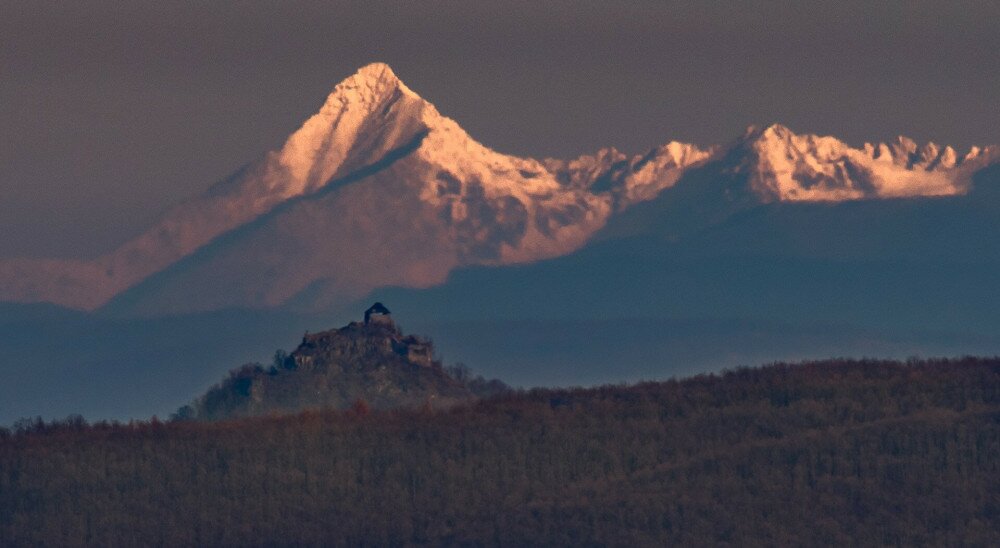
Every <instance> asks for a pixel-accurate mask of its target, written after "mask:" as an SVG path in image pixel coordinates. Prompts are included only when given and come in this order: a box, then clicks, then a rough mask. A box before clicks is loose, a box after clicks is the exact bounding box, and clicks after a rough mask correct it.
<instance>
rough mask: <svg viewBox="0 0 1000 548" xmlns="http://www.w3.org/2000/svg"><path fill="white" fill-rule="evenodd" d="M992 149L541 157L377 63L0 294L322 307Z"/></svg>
mask: <svg viewBox="0 0 1000 548" xmlns="http://www.w3.org/2000/svg"><path fill="white" fill-rule="evenodd" d="M997 158H1000V150H998V149H997V148H995V147H992V148H990V147H988V148H975V147H974V148H973V149H972V150H970V151H969V152H968V153H967V154H965V155H960V154H959V153H958V152H957V151H955V150H954V149H952V148H951V147H947V146H944V147H942V146H939V145H937V144H935V143H927V144H926V145H923V146H919V145H918V144H917V143H915V142H914V141H913V140H911V139H907V138H905V137H900V138H898V139H896V140H895V141H893V142H891V143H888V144H886V143H880V144H866V145H864V147H862V148H853V147H851V146H849V145H847V144H845V143H844V142H842V141H840V140H838V139H836V138H834V137H824V136H817V135H808V134H804V135H799V134H796V133H795V132H793V131H792V130H790V129H789V128H787V127H785V126H782V125H780V124H771V125H767V126H762V127H751V128H748V130H747V131H746V133H745V134H744V135H743V136H742V137H741V138H740V139H738V140H737V141H736V142H735V143H734V144H732V145H731V146H728V147H707V148H703V147H699V146H696V145H692V144H688V143H680V142H676V141H671V142H669V143H667V144H665V145H662V146H658V147H654V148H652V149H650V150H649V151H648V152H647V153H645V154H638V155H629V154H625V153H623V152H619V151H618V150H615V149H613V148H606V149H602V150H599V151H598V152H596V153H595V154H592V155H583V156H580V157H578V158H576V159H573V160H568V161H567V160H554V159H546V160H543V161H538V160H535V159H532V158H522V157H516V156H512V155H507V154H502V153H500V152H497V151H494V150H492V149H490V148H488V147H487V146H485V145H483V144H481V143H479V142H477V141H476V140H475V139H473V138H472V137H471V136H469V135H468V134H467V133H466V132H465V131H464V130H463V129H462V128H461V127H460V126H459V125H458V124H457V123H456V122H455V121H454V120H451V119H449V118H447V117H445V116H443V115H441V114H440V113H439V112H438V110H437V109H436V108H435V107H434V105H432V104H431V103H430V102H428V101H426V100H424V99H422V98H421V97H420V96H419V95H417V94H416V93H414V92H413V91H412V90H411V89H410V88H408V87H407V86H406V85H405V84H404V83H403V82H402V81H401V80H400V79H399V78H398V77H397V76H396V75H395V73H394V72H393V71H392V69H391V68H389V66H388V65H385V64H384V63H373V64H370V65H367V66H365V67H362V68H361V69H359V70H358V71H357V72H356V73H355V74H353V75H351V76H349V77H348V78H346V79H344V80H343V81H342V82H340V83H339V84H337V85H336V86H335V87H334V88H333V90H332V92H331V93H330V94H329V95H328V96H327V97H326V99H325V100H324V101H323V103H322V105H321V106H320V108H319V109H318V111H317V112H316V114H314V115H313V116H311V117H310V118H309V119H307V120H306V121H305V122H304V123H303V124H302V126H301V127H300V128H298V129H297V130H295V131H294V132H293V133H292V134H291V135H290V136H289V137H288V139H287V140H286V141H285V143H284V144H283V145H282V146H281V147H280V148H279V149H277V150H275V151H272V152H269V153H267V154H266V155H264V156H263V158H261V159H260V161H258V162H256V163H253V164H250V165H249V166H247V167H245V168H243V169H242V170H240V171H238V172H237V173H235V174H234V175H233V176H231V177H229V178H228V179H226V180H224V181H222V182H220V183H218V184H216V185H214V186H213V187H211V188H210V189H209V190H208V191H207V192H205V193H204V194H202V195H200V196H196V197H194V198H192V199H190V200H188V201H185V202H183V203H180V204H178V205H176V206H174V207H173V208H172V209H170V210H169V211H168V212H167V213H166V214H165V215H164V216H163V217H162V218H161V219H159V220H158V221H157V222H156V223H155V224H154V225H153V226H152V227H150V229H149V230H147V231H146V232H145V233H143V234H140V235H138V236H136V237H135V238H133V239H132V240H130V241H128V242H126V243H125V244H123V245H122V246H120V247H119V248H117V249H115V250H113V251H111V252H109V253H107V254H106V255H104V256H102V257H98V258H96V259H93V260H89V261H61V260H44V261H43V260H16V259H15V260H0V299H2V300H13V301H21V302H32V301H48V302H54V303H58V304H63V305H68V306H73V307H78V308H87V309H92V308H96V307H99V306H102V305H104V304H105V303H107V302H108V301H109V300H110V299H114V298H116V297H119V296H120V295H121V294H123V293H125V294H126V297H127V298H125V301H127V302H129V303H131V304H129V305H127V306H126V309H129V308H128V307H132V308H131V309H132V310H136V309H139V308H144V307H145V308H147V309H148V310H153V311H163V310H166V309H169V310H171V311H191V310H207V309H217V308H223V307H230V306H238V307H244V306H250V307H253V306H276V305H281V304H284V303H288V302H292V301H296V300H298V301H301V300H302V299H305V298H306V297H303V295H305V294H308V295H309V296H310V297H308V298H309V299H316V300H318V301H322V302H335V301H337V299H350V298H359V297H361V296H363V295H364V294H365V293H366V292H367V291H371V290H373V289H375V288H378V287H384V286H390V285H392V286H410V287H427V286H430V285H434V284H437V283H441V282H443V281H444V280H445V279H446V278H447V276H448V274H449V273H450V272H451V271H452V270H454V269H455V268H461V267H465V266H472V265H500V264H512V263H525V262H533V261H537V260H541V259H545V258H551V257H557V256H560V255H565V254H568V253H571V252H573V251H574V250H576V249H578V248H580V247H581V246H583V245H585V244H586V243H587V242H588V241H590V239H591V238H592V237H593V236H594V234H596V233H597V232H598V231H600V230H601V229H602V228H604V227H605V226H606V225H607V223H608V222H609V220H611V219H612V218H613V217H614V216H616V215H618V214H620V213H622V212H623V211H624V210H626V209H629V208H631V207H633V206H634V205H635V204H637V203H639V202H644V201H650V200H653V199H659V198H661V197H662V198H664V199H665V200H666V201H670V200H695V201H700V202H699V203H698V204H693V203H686V202H685V203H682V204H680V209H677V210H672V211H682V210H685V208H689V207H693V208H694V209H695V210H698V211H702V212H704V211H711V210H713V207H714V205H715V204H714V203H713V202H712V200H719V203H720V204H722V203H723V202H731V203H736V201H734V197H737V196H738V197H739V200H738V203H739V204H740V207H752V206H753V205H754V204H756V203H760V202H773V201H842V200H858V199H875V198H894V197H913V196H947V195H954V194H963V193H965V192H967V191H968V189H969V188H970V184H971V179H972V175H973V173H975V172H976V170H978V169H980V168H982V167H984V166H986V165H987V164H989V163H991V162H994V161H995V160H996V159H997ZM689 175H691V176H690V177H689ZM712 181H719V182H721V183H723V184H721V185H716V184H714V183H712ZM682 182H686V184H684V185H682V186H679V190H678V191H677V192H675V193H670V194H664V192H665V191H667V189H671V188H673V187H675V186H678V185H681V183H682ZM692 188H694V189H695V191H694V192H691V191H690V189H692ZM701 202H703V203H701ZM664 203H665V202H664ZM730 209H731V208H727V207H722V208H721V211H729V210H730ZM646 211H647V212H648V211H649V210H648V209H647V210H646ZM709 217H710V218H715V217H712V216H709ZM720 218H721V217H720ZM223 235H225V237H222V236H223ZM216 244H218V245H216ZM188 259H191V260H188ZM153 274H157V276H152V275H153ZM121 300H122V299H121V298H117V299H116V302H121Z"/></svg>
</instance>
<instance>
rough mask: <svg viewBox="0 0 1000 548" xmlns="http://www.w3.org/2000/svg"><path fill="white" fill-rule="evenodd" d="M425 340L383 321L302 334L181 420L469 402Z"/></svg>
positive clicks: (465, 391) (234, 378)
mask: <svg viewBox="0 0 1000 548" xmlns="http://www.w3.org/2000/svg"><path fill="white" fill-rule="evenodd" d="M433 356H434V348H433V345H432V344H431V342H430V341H428V340H425V339H422V338H420V337H417V336H414V335H403V334H402V332H401V331H400V329H399V328H398V327H397V326H396V325H395V323H393V321H392V319H391V318H390V317H388V316H383V317H380V318H379V319H378V321H370V322H368V323H361V322H351V323H350V324H348V325H346V326H344V327H342V328H340V329H332V330H329V331H323V332H321V333H314V334H307V335H305V336H304V337H303V339H302V343H301V344H300V345H299V347H298V348H297V349H295V351H294V352H292V353H291V354H289V355H288V356H284V357H283V356H278V357H276V360H275V363H274V364H273V365H271V366H270V367H263V366H260V365H247V366H243V367H242V368H240V369H238V370H235V371H233V372H232V373H231V374H230V376H229V378H227V379H226V380H224V381H223V382H222V383H220V384H218V385H216V386H214V387H212V388H211V389H210V390H209V391H208V392H207V393H206V394H205V395H204V396H202V397H201V398H199V399H198V400H197V401H195V402H194V404H192V405H191V406H188V407H186V408H184V409H182V410H181V412H180V413H179V414H180V415H181V416H187V417H189V418H197V419H203V420H216V419H224V418H232V417H243V416H254V415H266V414H272V413H291V412H297V411H301V410H305V409H310V408H340V409H343V408H348V407H350V406H352V405H353V404H354V403H355V402H357V401H358V400H363V401H364V402H366V403H367V404H368V405H369V406H370V407H372V408H374V409H388V408H396V407H419V406H423V405H431V406H432V407H445V406H449V405H453V404H455V403H460V402H463V401H468V400H471V399H473V398H474V396H473V394H472V392H471V391H470V390H469V388H468V387H467V386H466V385H465V384H463V383H462V382H461V381H459V380H456V379H455V378H452V377H451V376H450V375H448V373H447V372H446V371H445V370H444V369H443V368H442V366H441V363H440V362H438V361H435V360H434V357H433Z"/></svg>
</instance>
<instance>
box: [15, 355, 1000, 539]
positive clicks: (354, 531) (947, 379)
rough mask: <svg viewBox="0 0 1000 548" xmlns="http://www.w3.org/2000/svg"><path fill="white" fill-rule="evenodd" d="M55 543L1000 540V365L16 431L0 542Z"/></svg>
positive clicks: (964, 362) (762, 374)
mask: <svg viewBox="0 0 1000 548" xmlns="http://www.w3.org/2000/svg"><path fill="white" fill-rule="evenodd" d="M36 543H40V544H49V545H73V544H81V543H83V544H99V545H115V544H127V545H135V544H142V545H162V544H165V545H206V544H207V545H219V544H225V545H230V544H239V545H262V544H268V545H272V544H278V545H296V544H330V543H335V544H418V543H433V544H573V545H577V544H595V543H596V544H668V543H683V544H699V545H700V544H724V545H725V544H729V545H745V544H774V545H788V544H857V543H862V544H892V545H913V544H935V545H938V544H946V545H952V544H979V545H997V544H998V543H1000V359H973V358H967V359H961V360H938V361H920V362H916V361H914V362H910V363H905V364H904V363H896V362H884V361H829V362H818V363H808V364H802V365H784V364H776V365H772V366H768V367H764V368H759V369H739V370H735V371H730V372H726V373H724V374H721V375H703V376H698V377H694V378H691V379H686V380H681V381H674V380H671V381H667V382H660V383H642V384H638V385H634V386H606V387H600V388H592V389H560V390H549V389H545V390H542V389H538V390H531V391H527V392H518V393H508V394H504V395H500V396H497V397H494V398H492V399H488V400H484V401H480V402H477V403H473V404H468V405H464V406H459V407H454V408H451V409H446V410H442V409H433V408H430V407H425V408H423V409H412V410H405V411H403V410H395V411H379V410H369V411H367V412H360V411H359V410H357V409H355V410H350V409H348V410H343V411H333V410H331V411H310V412H305V413H301V414H297V415H290V416H282V417H267V418H250V419H240V420H232V421H223V422H214V423H204V422H173V423H162V422H159V421H154V422H143V423H131V424H104V423H101V424H95V425H87V424H86V423H85V422H84V421H82V419H79V418H75V419H69V420H67V421H64V422H60V423H54V424H46V423H42V422H40V421H26V422H24V423H22V424H20V425H18V427H17V428H16V429H15V430H14V431H4V432H2V433H0V545H21V544H36Z"/></svg>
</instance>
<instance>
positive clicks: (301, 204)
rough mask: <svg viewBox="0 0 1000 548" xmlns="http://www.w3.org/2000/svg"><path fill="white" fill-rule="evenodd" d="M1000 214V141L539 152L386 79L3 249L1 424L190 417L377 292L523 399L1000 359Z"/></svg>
mask: <svg viewBox="0 0 1000 548" xmlns="http://www.w3.org/2000/svg"><path fill="white" fill-rule="evenodd" d="M998 219H1000V148H998V147H982V148H973V149H972V150H969V151H963V152H958V151H955V150H953V149H952V148H950V147H941V146H938V145H935V144H933V143H929V144H926V145H922V146H918V145H917V144H916V143H914V142H913V141H911V140H909V139H906V138H899V139H897V140H896V141H895V142H893V143H889V144H876V145H866V146H862V147H860V148H852V147H850V146H848V145H846V144H844V143H842V142H841V141H838V140H837V139H834V138H832V137H817V136H812V135H796V134H794V133H793V132H792V131H791V130H789V129H788V128H785V127H782V126H779V125H768V126H762V127H755V128H750V129H748V130H747V131H746V132H745V133H744V134H742V135H740V136H739V137H738V138H736V139H734V140H733V141H732V142H731V143H728V144H726V145H721V146H713V147H698V146H695V145H690V144H683V143H677V142H671V143H668V144H666V145H664V146H661V147H657V148H654V149H653V150H650V151H648V152H647V153H645V154H640V155H634V156H632V155H626V154H623V153H621V152H618V151H616V150H614V149H606V150H601V151H598V152H597V153H596V154H594V155H591V156H582V157H580V158H576V159H573V160H552V159H546V160H533V159H526V158H515V157H512V156H507V155H503V154H500V153H497V152H494V151H491V150H489V149H488V148H486V147H485V146H483V145H480V144H479V143H477V142H476V141H474V140H473V139H472V138H471V137H469V136H468V135H467V134H466V133H465V132H464V131H463V130H462V129H461V128H460V127H459V126H458V125H457V124H456V123H455V122H454V121H452V120H449V119H448V118H446V117H444V116H442V115H440V114H439V113H438V111H437V110H436V109H435V108H434V107H433V106H432V105H431V104H429V103H427V102H426V101H424V100H423V99H421V98H420V97H419V96H417V95H416V94H415V93H413V92H412V91H411V90H410V89H409V88H407V87H406V86H405V85H404V84H403V83H402V82H400V81H399V80H398V79H397V78H396V76H395V75H394V74H393V73H392V71H391V70H390V69H389V67H387V66H385V65H382V64H374V65H369V66H367V67H364V68H362V69H361V70H360V71H359V72H358V73H357V74H355V75H353V76H351V77H350V78H348V79H346V80H345V81H344V82H342V83H341V84H339V85H338V86H337V87H336V88H335V89H334V91H333V93H332V94H331V95H330V96H329V97H328V98H327V100H326V102H325V103H324V105H323V107H322V108H321V109H320V111H319V113H317V114H316V115H315V116H313V117H312V118H310V119H309V120H308V121H306V123H305V124H304V125H303V126H302V128H300V129H299V130H298V131H296V132H295V133H294V134H292V136H291V137H289V139H288V141H287V142H286V143H285V145H284V146H283V147H282V148H281V149H280V150H278V151H275V152H272V153H269V154H267V155H266V156H265V157H264V158H263V159H261V160H260V161H259V162H256V163H254V164H251V165H248V166H246V167H244V168H243V169H241V170H240V171H239V172H237V173H236V174H234V175H233V176H231V177H229V178H228V179H226V180H224V181H222V182H220V183H218V184H216V185H215V186H214V187H212V188H211V189H210V190H209V191H208V192H206V193H205V194H203V195H201V196H198V197H195V198H192V199H191V200H188V201H187V202H184V203H182V204H179V205H177V206H175V207H174V208H173V209H171V210H170V211H168V212H167V213H166V214H165V216H164V217H163V218H162V219H161V220H160V221H159V222H157V223H156V224H154V226H153V227H152V228H150V229H149V230H148V231H146V232H145V233H143V234H141V235H139V236H137V237H136V238H134V239H133V240H131V241H129V242H127V243H126V244H124V245H123V246H122V247H121V248H119V249H117V250H115V251H113V252H111V253H109V254H107V255H105V256H102V257H98V258H96V259H94V260H91V261H63V260H44V261H39V260H19V259H15V260H0V376H2V378H4V379H5V382H4V383H0V424H3V423H4V422H10V421H13V420H15V419H17V418H18V417H20V416H25V415H35V414H40V415H43V416H46V417H59V416H65V415H66V414H68V413H73V412H79V413H84V414H85V415H87V416H88V417H116V418H129V417H142V416H149V415H150V414H152V413H158V414H160V415H161V416H163V415H165V414H168V413H170V412H171V411H173V410H176V409H177V408H178V407H179V406H180V405H182V404H183V403H184V402H186V401H190V398H191V397H192V395H194V394H197V393H203V392H204V391H205V390H206V389H207V388H208V387H209V386H211V384H212V383H214V382H216V381H218V379H219V378H220V377H222V375H224V374H225V372H226V371H228V370H230V369H232V368H233V367H234V366H236V365H238V364H241V363H246V362H250V361H261V360H262V359H264V358H266V357H268V356H271V355H273V353H274V351H275V349H277V348H293V347H294V345H296V344H298V342H299V341H300V340H301V335H302V333H303V331H306V330H312V331H315V330H316V329H325V328H327V327H329V326H330V325H342V324H343V323H346V322H347V321H348V320H350V319H351V318H356V317H357V313H358V311H360V310H363V309H364V308H365V307H366V306H368V305H369V304H370V303H371V302H372V301H373V300H380V301H383V302H385V303H386V304H387V305H389V306H390V307H391V308H392V310H393V311H394V312H395V313H397V316H398V317H401V318H405V319H406V322H407V325H406V327H407V330H406V332H409V333H420V334H424V335H433V337H434V342H435V348H437V349H438V351H439V352H441V354H442V355H443V358H444V359H445V363H447V364H455V363H456V362H464V363H466V364H468V365H469V366H470V367H471V368H472V369H473V370H475V371H476V372H478V373H482V374H484V375H487V376H490V377H499V378H501V379H503V380H504V381H506V382H509V383H511V384H513V385H515V386H532V385H564V386H565V385H578V384H594V383H602V382H619V381H635V380H639V379H651V378H653V379H655V378H665V377H668V376H671V375H680V374H691V373H697V372H701V371H715V370H719V369H721V368H724V367H732V366H736V365H741V364H759V363H764V362H768V361H773V360H800V359H819V358H827V357H839V356H856V357H860V356H878V357H891V358H906V357H908V356H911V355H924V356H928V355H960V354H980V355H993V354H1000V307H998V306H996V303H998V302H1000V276H998V274H997V273H998V272H1000V221H998ZM52 303H55V304H52Z"/></svg>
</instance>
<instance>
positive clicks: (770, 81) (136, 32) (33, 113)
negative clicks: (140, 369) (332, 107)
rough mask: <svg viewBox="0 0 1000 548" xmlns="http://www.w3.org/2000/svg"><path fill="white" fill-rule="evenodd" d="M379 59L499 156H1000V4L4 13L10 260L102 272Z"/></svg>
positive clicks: (97, 8) (248, 6)
mask: <svg viewBox="0 0 1000 548" xmlns="http://www.w3.org/2000/svg"><path fill="white" fill-rule="evenodd" d="M371 61H384V62H387V63H389V64H390V65H391V66H392V67H393V68H394V69H395V71H396V73H397V74H398V75H399V76H400V77H401V78H402V79H403V80H404V81H405V82H406V83H407V84H408V85H409V86H410V87H411V88H412V89H413V90H414V91H416V92H417V93H419V94H421V95H422V96H424V97H425V98H426V99H428V100H429V101H431V102H433V103H434V104H436V105H437V107H438V109H439V110H440V111H441V112H442V113H444V114H445V115H447V116H450V117H452V118H454V119H456V120H457V121H458V122H459V124H461V125H462V126H463V127H464V128H465V129H466V130H468V131H469V132H470V133H471V134H472V136H473V137H475V138H477V139H478V140H480V141H481V142H483V143H484V144H486V145H487V146H490V147H492V148H495V149H497V150H499V151H501V152H507V153H516V154H523V155H531V156H536V157H541V156H557V157H570V156H574V155H578V154H581V153H587V152H591V151H594V150H596V149H598V148H600V147H603V146H615V147H618V148H619V149H622V150H624V151H627V152H641V151H643V150H645V149H647V148H649V147H651V146H654V145H657V144H661V143H664V142H666V141H669V140H672V139H676V140H683V141H693V142H696V143H702V144H709V143H717V142H725V141H728V140H730V139H732V138H733V137H735V136H736V135H738V134H739V133H741V132H742V130H743V129H744V128H745V127H746V126H747V125H749V124H759V123H767V122H772V121H778V122H781V123H784V124H786V125H788V126H790V127H791V128H792V129H794V130H796V131H799V132H813V133H821V134H832V135H836V136H838V137H841V138H843V139H846V140H847V141H848V142H850V143H853V144H860V143H862V142H864V141H866V140H887V139H891V138H894V137H895V136H896V135H898V134H906V135H909V136H912V137H914V138H915V139H917V140H918V141H926V140H934V141H936V142H939V143H949V144H953V145H956V146H959V147H963V148H965V147H968V146H969V145H972V144H976V143H1000V2H997V1H995V0H991V1H982V2H972V1H965V2H963V1H948V2H946V1H939V2H927V1H921V0H913V1H908V2H899V1H889V0H883V1H872V2H861V1H855V0H845V1H841V2H823V1H801V0H796V1H788V2H785V1H769V2H760V1H758V2H737V1H729V2H713V1H709V0H695V1H691V2H671V1H657V2H653V1H632V2H612V1H604V2H592V1H577V2H567V1H554V0H547V1H544V2H539V1H537V0H531V1H524V2H522V1H517V0H503V1H499V0H498V1H492V2H480V1H471V0H464V1H455V2H439V1H421V2H409V1H407V2H403V1H400V2H380V1H373V0H366V1H359V2H308V1H305V2H294V1H282V2H252V1H246V2H226V1H221V0H213V1H211V2H203V1H197V2H179V1H166V2H151V1H150V2H146V1H143V2H134V3H130V2H121V1H112V2H99V1H92V0H74V1H72V2H61V1H53V2H34V1H24V0H18V1H4V0H0V257H12V256H34V257H46V256H52V257H89V256H93V255H96V254H99V253H102V252H104V251H107V250H109V249H110V248H112V247H113V246H115V245H116V244H118V243H120V242H121V241H123V240H125V239H127V238H128V237H130V236H132V235H134V234H135V233H137V232H138V231H140V230H141V229H142V228H144V227H145V226H147V225H148V224H149V223H151V222H152V221H153V220H154V219H155V217H156V216H157V215H158V214H159V213H161V212H162V211H163V210H164V209H165V208H166V207H167V206H169V205H170V204H172V203H175V202H177V201H178V200H181V199H183V198H185V197H188V196H191V195H193V194H196V193H198V192H200V191H201V190H203V189H205V188H207V187H208V186H209V185H211V184H212V183H213V182H215V181H217V180H218V179H220V178H222V177H224V176H226V175H227V174H229V173H231V172H232V171H234V170H235V169H237V168H238V167H240V166H241V165H243V164H244V163H246V162H249V161H252V160H254V159H256V158H257V157H259V156H260V155H261V154H262V153H264V152H265V151H267V150H270V149H272V148H274V147H276V146H279V145H280V144H281V143H282V141H283V139H284V138H285V137H286V136H287V135H288V134H289V133H290V132H292V131H293V130H295V129H296V128H297V127H298V125H299V124H300V123H301V122H302V121H303V120H304V119H305V118H306V117H307V116H309V115H310V114H312V113H313V112H314V111H315V110H316V109H317V108H318V107H319V105H320V104H321V103H322V101H323V99H324V98H325V96H326V95H327V93H328V92H329V91H330V89H331V88H332V87H333V86H334V85H335V84H336V83H337V82H338V81H340V80H341V79H343V78H344V77H346V76H348V75H350V74H351V73H352V72H353V71H354V70H355V69H356V68H358V67H359V66H361V65H364V64H366V63H369V62H371Z"/></svg>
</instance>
